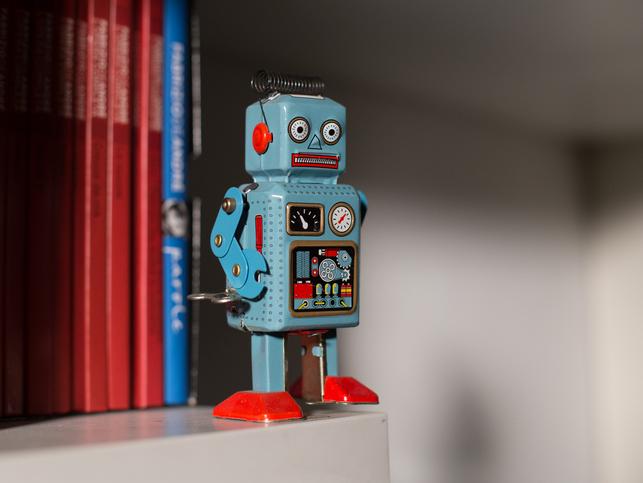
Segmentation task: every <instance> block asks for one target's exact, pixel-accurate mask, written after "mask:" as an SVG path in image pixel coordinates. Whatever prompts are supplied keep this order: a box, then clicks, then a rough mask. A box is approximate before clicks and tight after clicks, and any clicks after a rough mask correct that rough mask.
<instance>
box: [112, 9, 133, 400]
mask: <svg viewBox="0 0 643 483" xmlns="http://www.w3.org/2000/svg"><path fill="white" fill-rule="evenodd" d="M131 25H132V2H131V0H112V1H111V5H110V34H109V62H108V63H109V76H108V79H109V80H108V82H109V89H108V90H109V96H108V113H107V127H108V131H107V384H108V407H109V409H127V408H128V407H129V404H130V330H131V325H130V320H131V318H130V316H131V294H130V285H131V284H130V274H131V270H130V267H131V256H130V250H131V248H130V246H131V245H130V240H131V230H130V223H131V215H130V213H131V210H130V206H131V188H130V184H131V138H132V129H131V95H130V92H131V76H130V69H131V61H132V58H131Z"/></svg>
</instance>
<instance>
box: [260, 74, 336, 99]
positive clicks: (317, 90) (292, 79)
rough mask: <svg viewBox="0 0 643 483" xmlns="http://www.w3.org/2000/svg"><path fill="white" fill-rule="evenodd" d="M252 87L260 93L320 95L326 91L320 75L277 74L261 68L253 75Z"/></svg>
mask: <svg viewBox="0 0 643 483" xmlns="http://www.w3.org/2000/svg"><path fill="white" fill-rule="evenodd" d="M250 85H251V86H252V88H253V89H254V90H255V91H257V92H258V93H259V94H269V93H272V92H279V93H281V94H304V95H309V96H320V95H322V94H323V93H324V89H325V87H326V85H325V84H324V81H323V80H322V79H321V78H319V77H305V76H301V75H291V74H277V73H275V72H269V71H266V70H260V71H258V72H257V73H255V75H254V76H252V80H251V81H250Z"/></svg>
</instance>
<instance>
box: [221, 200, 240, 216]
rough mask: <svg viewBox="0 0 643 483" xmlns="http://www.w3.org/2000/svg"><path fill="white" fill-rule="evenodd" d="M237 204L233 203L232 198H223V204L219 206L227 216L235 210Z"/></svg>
mask: <svg viewBox="0 0 643 483" xmlns="http://www.w3.org/2000/svg"><path fill="white" fill-rule="evenodd" d="M236 206H237V203H236V201H234V198H224V199H223V203H222V204H221V208H223V211H225V212H226V213H227V214H228V215H229V214H230V213H232V212H233V211H234V209H235V208H236Z"/></svg>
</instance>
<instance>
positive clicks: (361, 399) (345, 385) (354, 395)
mask: <svg viewBox="0 0 643 483" xmlns="http://www.w3.org/2000/svg"><path fill="white" fill-rule="evenodd" d="M324 402H338V403H347V404H378V403H379V402H380V400H379V397H378V396H377V394H375V393H374V392H373V391H371V390H370V389H369V388H368V387H366V386H365V385H364V384H362V383H361V382H359V381H358V380H357V379H354V378H352V377H338V376H326V380H325V382H324Z"/></svg>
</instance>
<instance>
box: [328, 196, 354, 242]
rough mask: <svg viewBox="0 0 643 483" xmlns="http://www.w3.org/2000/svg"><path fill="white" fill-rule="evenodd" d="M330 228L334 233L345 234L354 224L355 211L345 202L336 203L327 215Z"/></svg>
mask: <svg viewBox="0 0 643 483" xmlns="http://www.w3.org/2000/svg"><path fill="white" fill-rule="evenodd" d="M328 219H329V222H330V228H331V230H333V233H335V235H339V236H346V235H348V234H349V233H350V232H351V231H352V230H353V226H355V213H354V212H353V208H351V206H350V205H349V204H347V203H336V204H335V205H333V207H332V208H331V209H330V214H329V215H328Z"/></svg>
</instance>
